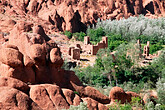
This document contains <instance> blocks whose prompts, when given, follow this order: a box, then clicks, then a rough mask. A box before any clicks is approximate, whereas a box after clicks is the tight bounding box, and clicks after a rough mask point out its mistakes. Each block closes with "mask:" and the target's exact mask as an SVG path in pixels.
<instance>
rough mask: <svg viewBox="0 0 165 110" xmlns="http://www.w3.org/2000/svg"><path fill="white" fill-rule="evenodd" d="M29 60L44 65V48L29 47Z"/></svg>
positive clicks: (39, 46)
mask: <svg viewBox="0 0 165 110" xmlns="http://www.w3.org/2000/svg"><path fill="white" fill-rule="evenodd" d="M29 52H30V58H31V59H32V60H34V61H35V63H36V62H38V63H41V64H44V63H45V60H46V59H45V58H46V51H45V48H44V47H43V46H42V45H40V44H33V45H31V46H30V50H29Z"/></svg>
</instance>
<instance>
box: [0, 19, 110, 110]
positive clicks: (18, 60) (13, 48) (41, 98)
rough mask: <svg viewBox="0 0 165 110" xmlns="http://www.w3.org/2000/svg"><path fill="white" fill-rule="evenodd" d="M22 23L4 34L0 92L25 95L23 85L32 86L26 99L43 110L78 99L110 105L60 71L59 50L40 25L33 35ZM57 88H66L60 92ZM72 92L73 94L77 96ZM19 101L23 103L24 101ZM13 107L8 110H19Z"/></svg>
mask: <svg viewBox="0 0 165 110" xmlns="http://www.w3.org/2000/svg"><path fill="white" fill-rule="evenodd" d="M22 23H23V24H20V23H19V24H16V25H15V26H14V27H15V28H14V29H13V30H12V31H11V32H12V33H11V34H10V35H8V38H9V41H8V43H7V44H6V45H3V46H2V48H1V49H0V50H1V53H2V54H1V55H2V56H1V58H0V73H1V74H0V75H1V76H3V77H4V78H3V77H2V79H1V78H0V89H1V88H2V87H1V86H7V87H12V88H16V89H18V91H19V90H21V91H24V92H25V93H27V94H28V91H29V87H28V86H27V85H26V84H25V83H27V84H34V85H31V86H30V92H29V95H30V98H31V99H32V100H33V101H34V102H35V103H37V104H38V106H39V107H40V108H42V109H45V110H47V109H63V108H65V109H68V108H69V106H70V105H79V104H80V102H81V101H82V100H81V97H90V98H91V99H92V100H95V101H96V102H97V101H98V103H100V104H101V103H102V104H108V103H109V102H110V100H109V98H108V97H106V96H105V95H103V94H101V93H100V92H99V91H97V90H96V89H94V88H92V87H89V86H87V87H86V86H84V85H83V84H82V83H81V82H80V80H79V79H78V77H77V76H76V75H75V73H74V72H73V71H66V70H63V69H62V68H61V66H62V65H63V59H62V58H61V51H60V48H59V47H58V46H57V44H56V43H55V42H54V41H53V40H51V39H50V38H49V37H48V36H47V35H46V34H45V32H44V30H43V28H42V27H41V26H35V27H34V28H33V33H29V31H31V29H32V25H29V24H28V23H26V22H22ZM37 36H38V37H37ZM8 77H12V78H8ZM13 78H15V79H13ZM19 80H21V81H19ZM9 81H10V82H9ZM22 81H23V82H25V83H23V82H22ZM45 83H49V84H45ZM16 84H17V85H16ZM35 84H37V85H35ZM53 84H54V85H53ZM61 88H67V89H63V91H62V90H61ZM73 91H77V92H78V94H79V95H76V94H75V93H74V92H73ZM19 92H20V91H19ZM5 97H8V96H5ZM20 97H21V96H20ZM27 100H28V99H27ZM22 101H23V102H24V98H23V99H22ZM2 102H3V103H2V107H5V106H7V105H6V104H7V103H6V102H4V100H3V101H2ZM11 107H12V106H11ZM13 107H16V108H12V109H19V108H20V109H23V108H21V107H17V106H13ZM99 107H103V105H100V106H99ZM25 108H26V107H25ZM26 109H29V108H28V107H27V108H26Z"/></svg>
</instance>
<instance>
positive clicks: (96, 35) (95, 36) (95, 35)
mask: <svg viewBox="0 0 165 110" xmlns="http://www.w3.org/2000/svg"><path fill="white" fill-rule="evenodd" d="M87 35H88V36H90V40H91V41H95V42H99V41H100V40H101V38H102V36H105V32H104V29H103V28H102V27H100V28H97V29H88V30H87Z"/></svg>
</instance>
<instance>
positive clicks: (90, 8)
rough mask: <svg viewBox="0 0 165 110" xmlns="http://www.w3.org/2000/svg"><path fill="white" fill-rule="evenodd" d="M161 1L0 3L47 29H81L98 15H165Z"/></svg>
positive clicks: (30, 0)
mask: <svg viewBox="0 0 165 110" xmlns="http://www.w3.org/2000/svg"><path fill="white" fill-rule="evenodd" d="M164 4H165V3H164V1H161V0H79V1H76V0H75V1H72V0H70V1H64V0H54V2H53V1H52V0H48V1H47V0H38V1H36V0H24V1H19V0H12V1H9V0H1V4H0V6H1V7H2V10H4V11H2V12H3V13H4V14H5V15H10V16H11V15H12V16H15V17H17V18H18V20H20V19H21V18H23V19H24V20H28V21H30V22H33V23H34V22H35V23H36V24H40V25H42V26H43V27H44V28H46V32H53V31H65V30H68V31H71V32H77V31H84V30H85V29H86V27H87V25H91V24H95V23H96V22H97V19H98V18H100V19H103V20H105V19H118V20H119V19H122V18H123V17H125V18H128V17H129V16H131V15H136V16H138V15H139V14H144V15H147V16H149V17H150V16H153V15H152V14H155V15H156V16H165V6H164ZM3 7H7V8H6V9H4V8H3ZM61 8H62V10H61ZM18 15H21V18H19V17H18ZM6 22H8V23H9V22H10V23H11V24H10V25H12V26H13V25H14V24H15V21H13V20H10V19H9V20H8V21H5V23H6ZM10 25H9V26H7V27H8V28H9V27H10ZM3 29H4V28H3Z"/></svg>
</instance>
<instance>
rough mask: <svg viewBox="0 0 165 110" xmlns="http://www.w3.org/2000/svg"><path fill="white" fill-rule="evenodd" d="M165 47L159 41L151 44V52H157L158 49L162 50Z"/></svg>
mask: <svg viewBox="0 0 165 110" xmlns="http://www.w3.org/2000/svg"><path fill="white" fill-rule="evenodd" d="M162 48H163V47H162V45H160V44H159V43H157V44H153V45H150V54H153V53H155V52H156V51H158V50H161V49H162Z"/></svg>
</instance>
